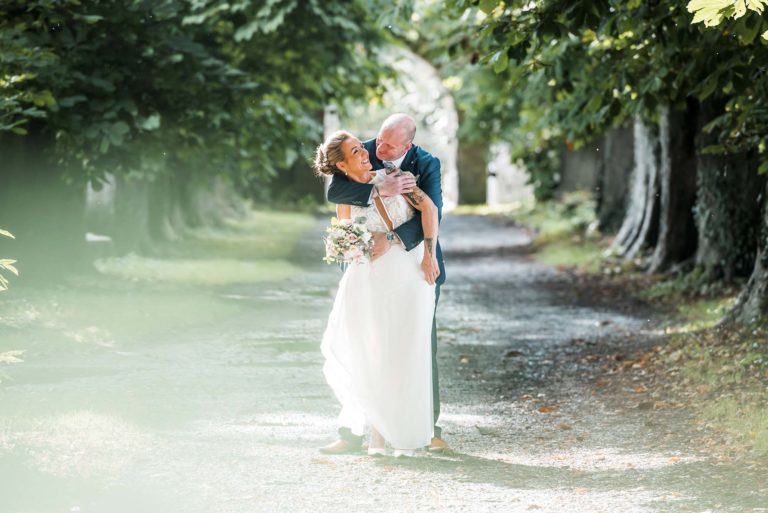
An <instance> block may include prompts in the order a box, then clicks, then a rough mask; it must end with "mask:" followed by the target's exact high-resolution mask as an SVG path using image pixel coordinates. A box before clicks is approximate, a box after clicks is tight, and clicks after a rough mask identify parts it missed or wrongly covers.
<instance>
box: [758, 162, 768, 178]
mask: <svg viewBox="0 0 768 513" xmlns="http://www.w3.org/2000/svg"><path fill="white" fill-rule="evenodd" d="M757 172H758V174H761V175H764V174H765V173H768V160H764V161H763V162H762V163H761V164H760V167H759V168H757Z"/></svg>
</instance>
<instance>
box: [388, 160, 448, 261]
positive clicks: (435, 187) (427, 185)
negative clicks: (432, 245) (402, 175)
mask: <svg viewBox="0 0 768 513" xmlns="http://www.w3.org/2000/svg"><path fill="white" fill-rule="evenodd" d="M417 172H418V173H419V174H420V175H421V177H422V179H421V183H419V188H420V189H421V190H422V191H423V192H424V194H426V195H427V196H429V198H430V199H431V200H432V202H433V203H434V204H435V205H436V206H437V219H438V222H439V221H440V219H442V215H443V190H442V187H441V185H440V160H438V158H437V157H435V156H432V155H429V158H428V159H425V161H424V162H419V169H418V170H417ZM395 233H396V234H397V236H398V237H399V238H400V241H401V242H402V243H403V245H404V246H405V249H406V250H408V251H410V250H412V249H413V248H415V247H416V246H418V245H419V244H421V241H423V240H424V230H423V229H422V226H421V213H419V212H416V215H415V216H414V217H413V219H411V220H410V221H407V222H405V223H403V224H401V225H400V226H398V227H397V228H395Z"/></svg>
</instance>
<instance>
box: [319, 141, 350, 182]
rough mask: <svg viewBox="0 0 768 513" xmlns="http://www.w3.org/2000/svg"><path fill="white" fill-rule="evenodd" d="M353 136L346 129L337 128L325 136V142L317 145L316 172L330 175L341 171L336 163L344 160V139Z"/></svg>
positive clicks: (321, 174)
mask: <svg viewBox="0 0 768 513" xmlns="http://www.w3.org/2000/svg"><path fill="white" fill-rule="evenodd" d="M350 137H353V135H352V134H350V133H349V132H347V131H346V130H337V131H336V132H334V133H332V134H331V135H329V136H328V137H326V138H325V141H323V144H321V145H320V146H318V147H317V151H315V164H314V166H313V167H314V169H315V174H317V175H318V176H328V175H333V174H334V173H339V172H340V171H341V170H340V169H339V168H338V167H336V163H338V162H341V161H342V160H344V150H343V149H342V148H341V145H342V144H344V141H346V140H347V139H349V138H350Z"/></svg>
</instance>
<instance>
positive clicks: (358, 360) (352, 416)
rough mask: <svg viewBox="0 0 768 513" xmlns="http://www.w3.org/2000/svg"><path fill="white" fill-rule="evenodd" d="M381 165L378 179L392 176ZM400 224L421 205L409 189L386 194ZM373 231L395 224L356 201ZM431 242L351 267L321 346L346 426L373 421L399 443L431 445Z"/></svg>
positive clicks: (360, 428) (356, 212)
mask: <svg viewBox="0 0 768 513" xmlns="http://www.w3.org/2000/svg"><path fill="white" fill-rule="evenodd" d="M384 176H385V175H384V172H383V171H379V172H378V173H377V175H376V177H375V178H374V179H373V182H372V183H376V182H377V181H379V180H381V179H382V178H383V177H384ZM383 202H384V204H385V206H386V209H387V212H388V213H389V217H390V218H391V219H392V222H393V223H394V226H395V227H397V226H399V225H401V224H402V223H404V222H406V221H408V220H409V219H411V218H412V217H413V216H414V214H415V212H414V209H413V207H411V206H410V205H409V204H408V202H407V201H406V200H405V198H403V197H402V196H396V197H392V198H383ZM357 217H365V218H366V222H365V224H366V226H367V227H368V229H369V230H370V231H371V232H386V231H387V228H386V225H385V224H384V221H383V219H382V218H381V216H380V215H379V213H378V211H377V210H376V207H375V206H373V205H371V206H369V207H355V206H353V207H352V218H353V219H355V218H357ZM423 254H424V245H423V243H422V244H420V245H419V246H417V247H416V248H414V249H412V250H411V251H405V249H404V248H403V246H402V244H393V245H392V247H391V248H390V249H389V251H387V252H386V253H385V254H384V255H382V256H381V257H379V258H378V259H376V260H375V261H374V262H371V263H362V264H352V265H350V266H349V267H348V268H347V270H346V271H345V272H344V275H343V277H342V278H341V282H340V283H339V289H338V292H337V294H336V299H335V301H334V305H333V310H332V311H331V315H330V317H329V319H328V326H327V328H326V330H325V334H324V335H323V342H322V345H321V349H322V353H323V356H324V357H325V359H326V361H325V366H324V367H323V372H324V374H325V377H326V379H327V380H328V384H329V385H330V386H331V388H332V389H333V391H334V393H335V394H336V397H337V398H338V400H339V402H340V403H341V406H342V409H341V414H340V415H339V424H340V426H341V427H347V428H350V429H351V430H352V432H353V433H354V434H356V435H363V434H364V431H365V427H366V426H372V427H374V428H376V430H377V431H378V432H379V433H381V434H382V435H383V436H384V438H385V439H386V440H387V441H388V442H389V443H390V444H391V445H392V447H394V448H396V449H418V448H422V447H424V446H426V445H429V444H430V442H431V438H432V432H433V425H434V421H433V418H432V416H433V413H432V346H431V333H432V318H433V316H434V310H435V286H434V285H430V284H429V283H427V281H426V280H425V279H424V273H423V272H422V271H421V259H422V256H423Z"/></svg>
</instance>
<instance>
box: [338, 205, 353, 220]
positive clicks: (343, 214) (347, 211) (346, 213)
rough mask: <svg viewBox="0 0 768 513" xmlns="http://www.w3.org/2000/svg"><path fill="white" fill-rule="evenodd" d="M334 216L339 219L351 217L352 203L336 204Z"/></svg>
mask: <svg viewBox="0 0 768 513" xmlns="http://www.w3.org/2000/svg"><path fill="white" fill-rule="evenodd" d="M336 217H337V218H339V219H352V205H343V204H341V203H339V204H338V205H336Z"/></svg>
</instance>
